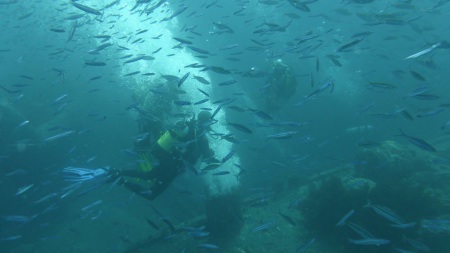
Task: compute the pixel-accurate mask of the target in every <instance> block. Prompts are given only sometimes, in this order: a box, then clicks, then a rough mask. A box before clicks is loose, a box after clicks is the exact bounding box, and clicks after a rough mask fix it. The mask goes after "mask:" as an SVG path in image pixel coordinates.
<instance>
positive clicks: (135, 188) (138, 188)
mask: <svg viewBox="0 0 450 253" xmlns="http://www.w3.org/2000/svg"><path fill="white" fill-rule="evenodd" d="M123 186H125V188H127V189H128V190H130V191H132V192H134V193H136V194H137V195H139V196H141V197H143V198H146V199H148V200H154V199H155V198H156V196H158V195H157V194H154V193H153V191H152V190H151V189H149V188H147V187H144V186H142V185H140V184H136V183H133V182H130V181H126V180H125V181H124V182H123Z"/></svg>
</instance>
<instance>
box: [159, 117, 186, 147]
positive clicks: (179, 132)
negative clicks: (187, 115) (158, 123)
mask: <svg viewBox="0 0 450 253" xmlns="http://www.w3.org/2000/svg"><path fill="white" fill-rule="evenodd" d="M177 125H180V123H179V122H178V123H177ZM188 132H189V127H188V126H187V125H186V124H184V122H183V126H182V127H177V129H175V130H168V131H166V132H165V133H164V134H163V135H162V136H161V137H160V138H159V139H158V141H157V143H158V146H159V147H161V148H162V149H163V150H165V151H166V152H171V150H172V146H173V144H174V143H175V142H177V141H178V139H179V138H183V137H184V136H186V135H187V134H188Z"/></svg>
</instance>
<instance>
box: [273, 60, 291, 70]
mask: <svg viewBox="0 0 450 253" xmlns="http://www.w3.org/2000/svg"><path fill="white" fill-rule="evenodd" d="M286 69H287V66H286V65H285V64H284V63H283V61H282V60H281V59H276V60H275V61H273V62H272V71H273V72H275V73H281V72H284V71H286Z"/></svg>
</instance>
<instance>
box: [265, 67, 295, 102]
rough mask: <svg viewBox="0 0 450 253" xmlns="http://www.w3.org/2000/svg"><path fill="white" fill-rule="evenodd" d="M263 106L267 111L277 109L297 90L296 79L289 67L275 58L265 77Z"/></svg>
mask: <svg viewBox="0 0 450 253" xmlns="http://www.w3.org/2000/svg"><path fill="white" fill-rule="evenodd" d="M266 84H268V85H269V86H268V87H267V90H266V93H267V95H266V96H265V106H266V110H267V111H276V110H279V109H280V108H281V107H282V105H283V104H284V103H285V102H286V101H287V100H288V99H289V98H290V97H292V96H293V95H294V94H295V92H296V91H297V79H296V78H295V75H294V72H293V70H292V68H291V67H289V66H287V65H286V64H284V63H283V61H282V60H281V59H277V60H275V61H274V62H273V63H272V71H271V73H270V74H269V76H268V78H267V79H266Z"/></svg>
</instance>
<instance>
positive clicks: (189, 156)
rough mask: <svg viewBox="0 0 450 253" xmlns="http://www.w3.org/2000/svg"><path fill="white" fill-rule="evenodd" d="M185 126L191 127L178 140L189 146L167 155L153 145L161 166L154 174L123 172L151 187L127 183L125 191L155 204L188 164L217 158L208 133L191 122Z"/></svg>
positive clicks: (155, 169)
mask: <svg viewBox="0 0 450 253" xmlns="http://www.w3.org/2000/svg"><path fill="white" fill-rule="evenodd" d="M186 124H187V125H188V127H189V131H188V133H187V134H186V135H185V136H184V137H182V138H178V142H180V143H186V145H184V146H183V147H182V148H178V149H176V148H172V151H171V152H167V151H166V150H164V149H162V148H161V147H160V146H159V145H158V144H155V145H154V147H153V148H152V150H151V152H150V153H151V156H152V157H154V158H156V159H157V160H158V163H159V164H158V165H155V166H153V168H152V170H151V171H148V172H146V171H142V170H124V171H121V172H120V176H124V177H131V178H138V179H143V180H145V181H147V182H145V183H148V185H147V186H145V185H143V184H140V183H136V182H133V181H132V180H125V181H123V182H122V183H123V185H124V186H125V187H126V188H128V189H130V190H131V191H133V192H135V193H136V194H138V195H140V196H142V197H144V198H146V199H149V200H153V199H155V198H156V197H157V196H158V195H159V194H161V193H162V192H163V191H164V190H165V189H166V188H167V187H168V186H169V185H170V184H171V183H172V182H173V180H174V179H175V178H176V177H177V176H178V175H179V174H180V173H181V172H182V171H184V168H185V166H186V163H187V164H190V165H194V164H195V163H196V162H197V161H198V159H199V158H200V157H201V156H202V157H204V158H210V157H212V156H213V155H214V152H213V151H212V150H211V149H210V147H209V143H208V139H207V138H206V136H205V133H204V132H201V131H199V129H198V128H197V122H196V121H195V120H190V121H188V122H186ZM172 136H174V134H172ZM149 181H150V182H149Z"/></svg>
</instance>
